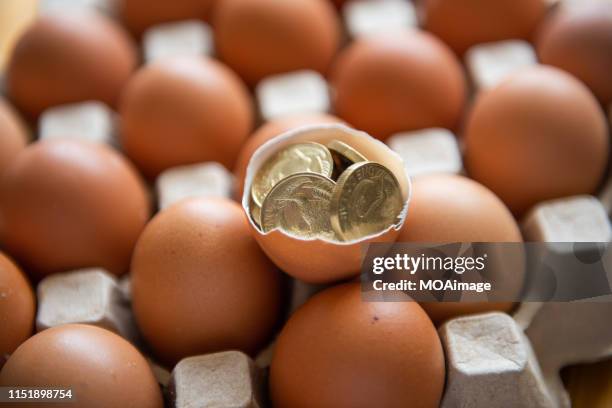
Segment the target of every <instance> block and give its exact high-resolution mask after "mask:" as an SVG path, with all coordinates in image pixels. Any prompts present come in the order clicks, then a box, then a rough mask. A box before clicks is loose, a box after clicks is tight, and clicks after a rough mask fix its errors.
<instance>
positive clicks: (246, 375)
mask: <svg viewBox="0 0 612 408" xmlns="http://www.w3.org/2000/svg"><path fill="white" fill-rule="evenodd" d="M263 379H264V376H263V373H262V371H261V370H260V369H258V368H257V367H256V366H255V364H254V363H253V361H252V360H251V359H250V358H249V357H248V356H247V355H246V354H244V353H241V352H239V351H226V352H221V353H214V354H207V355H201V356H195V357H188V358H185V359H183V360H181V361H180V362H179V363H178V364H177V365H176V366H175V367H174V369H173V370H172V376H171V378H170V383H169V386H168V394H169V397H170V398H169V400H170V406H171V407H173V408H190V407H213V406H214V407H227V408H229V407H232V408H257V407H263V406H265V405H264V399H263V398H264V397H263V396H264V395H265V393H264V387H263V384H264V381H263Z"/></svg>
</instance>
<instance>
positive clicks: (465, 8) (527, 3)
mask: <svg viewBox="0 0 612 408" xmlns="http://www.w3.org/2000/svg"><path fill="white" fill-rule="evenodd" d="M422 3H423V11H424V13H423V14H424V18H425V28H426V29H427V30H428V31H431V32H432V33H433V34H434V35H436V36H438V37H440V39H442V41H444V42H445V43H447V44H448V45H449V46H450V47H451V48H452V49H453V50H455V52H457V53H458V54H463V53H464V52H465V51H467V50H468V48H470V47H471V46H473V45H476V44H480V43H487V42H493V41H501V40H510V39H524V40H529V39H530V38H531V36H532V35H533V34H534V31H535V30H536V28H537V26H538V23H539V22H540V21H541V19H542V18H543V17H544V15H545V13H546V10H547V7H548V4H547V3H548V2H547V1H546V0H494V1H492V0H422Z"/></svg>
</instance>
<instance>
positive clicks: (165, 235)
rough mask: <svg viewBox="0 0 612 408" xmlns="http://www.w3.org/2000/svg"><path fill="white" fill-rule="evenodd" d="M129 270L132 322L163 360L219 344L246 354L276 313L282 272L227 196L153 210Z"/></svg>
mask: <svg viewBox="0 0 612 408" xmlns="http://www.w3.org/2000/svg"><path fill="white" fill-rule="evenodd" d="M131 271H132V293H133V307H134V313H135V315H136V319H137V321H138V325H139V327H140V329H141V330H142V333H143V335H144V337H145V339H146V340H147V342H148V343H149V344H150V345H151V346H152V348H153V350H154V351H155V353H156V354H157V355H158V357H159V358H161V359H162V360H163V361H165V362H168V363H176V362H177V361H178V360H180V359H181V358H184V357H187V356H192V355H196V354H203V353H211V352H215V351H220V350H230V349H238V350H242V351H245V352H247V353H250V354H252V353H254V352H255V351H257V350H258V349H259V348H260V347H262V346H263V345H264V344H265V342H266V341H267V340H268V339H269V337H270V336H271V334H272V329H273V327H274V325H275V323H276V322H277V319H278V317H279V305H280V274H279V273H278V270H277V269H276V268H275V267H274V265H273V264H272V263H271V262H270V261H269V260H268V259H267V258H266V256H265V255H264V254H263V252H262V251H261V250H260V249H259V247H258V246H257V243H256V242H255V240H254V239H253V237H252V236H251V234H250V232H249V228H248V224H247V220H246V217H245V215H244V213H243V212H242V210H241V208H240V206H238V204H236V203H234V202H232V201H229V200H226V199H206V198H204V199H192V200H186V201H181V202H179V203H177V204H175V205H173V206H171V207H169V208H167V209H166V210H164V211H162V212H161V213H160V214H158V215H157V216H156V217H155V218H153V220H152V221H151V222H150V223H149V224H148V225H147V227H146V228H145V230H144V232H143V234H142V236H141V237H140V239H139V240H138V244H137V245H136V249H135V251H134V257H133V260H132V270H131Z"/></svg>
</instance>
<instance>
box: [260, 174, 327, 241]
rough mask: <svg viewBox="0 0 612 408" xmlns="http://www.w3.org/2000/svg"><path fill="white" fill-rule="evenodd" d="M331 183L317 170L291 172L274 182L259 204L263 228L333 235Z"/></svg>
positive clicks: (312, 235)
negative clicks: (291, 173) (261, 203)
mask: <svg viewBox="0 0 612 408" xmlns="http://www.w3.org/2000/svg"><path fill="white" fill-rule="evenodd" d="M335 187H336V183H334V182H333V181H332V180H331V179H329V178H328V177H325V176H322V175H320V174H317V173H298V174H293V175H291V176H289V177H287V178H285V179H283V180H281V181H280V182H279V183H278V184H276V185H275V186H274V188H273V189H272V190H271V191H270V193H268V195H267V196H266V199H265V201H264V203H263V206H262V208H261V227H262V229H263V230H264V232H269V231H271V230H273V229H274V228H280V229H281V230H282V231H284V232H286V233H288V234H292V235H297V236H298V237H305V238H326V239H331V240H334V239H336V236H335V233H334V230H333V229H332V226H331V222H330V203H331V198H332V194H333V191H334V188H335Z"/></svg>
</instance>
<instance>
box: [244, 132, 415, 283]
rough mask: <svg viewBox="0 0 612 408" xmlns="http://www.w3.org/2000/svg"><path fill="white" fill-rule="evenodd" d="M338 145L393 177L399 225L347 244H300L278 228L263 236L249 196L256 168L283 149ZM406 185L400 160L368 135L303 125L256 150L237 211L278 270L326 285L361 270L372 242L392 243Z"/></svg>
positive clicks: (320, 241)
mask: <svg viewBox="0 0 612 408" xmlns="http://www.w3.org/2000/svg"><path fill="white" fill-rule="evenodd" d="M332 140H339V141H341V142H344V143H347V144H349V145H350V146H352V147H353V148H355V149H357V150H358V151H359V152H361V153H362V154H363V155H364V156H366V157H367V158H368V160H371V161H374V162H377V163H380V164H382V165H384V166H386V167H387V168H388V169H389V170H390V171H391V172H393V174H394V175H395V177H396V178H397V180H398V182H399V185H400V188H401V193H402V198H403V200H404V206H403V208H402V211H401V213H400V216H399V221H398V222H397V223H396V224H394V225H391V226H390V227H389V228H387V229H386V230H384V231H381V232H379V233H377V234H373V235H369V236H365V237H362V238H360V239H358V240H352V241H345V242H340V241H331V240H327V239H323V238H315V239H305V238H302V237H298V236H295V235H290V234H289V233H287V232H285V231H282V230H280V229H275V230H272V231H270V232H268V233H264V232H263V231H262V230H261V229H260V228H259V226H257V224H256V223H255V222H254V221H253V220H252V219H251V217H250V216H249V214H250V208H249V205H250V201H249V195H250V193H251V184H252V183H253V179H254V176H255V174H256V173H257V171H258V170H259V168H260V167H261V166H262V165H263V163H264V162H265V161H266V160H267V159H268V158H269V157H270V156H272V155H273V154H274V153H276V152H278V151H279V150H281V149H283V148H284V147H286V146H288V145H292V144H295V143H302V142H317V143H321V144H323V145H327V143H329V142H330V141H332ZM410 194H411V183H410V177H409V176H408V174H407V173H406V170H405V167H404V163H403V161H402V159H401V158H400V157H399V156H398V155H397V154H396V153H395V152H393V151H392V150H391V149H389V148H388V147H387V146H386V145H385V144H384V143H382V142H380V141H378V140H376V139H374V138H373V137H372V136H370V135H368V134H367V133H364V132H361V131H357V130H355V129H352V128H350V127H347V126H345V125H342V124H326V125H312V126H304V127H301V128H298V129H293V130H290V131H288V132H286V133H284V134H282V135H280V136H278V137H276V138H274V139H272V140H269V141H268V142H266V143H264V144H263V145H262V146H260V147H259V149H257V150H256V151H255V153H254V154H253V156H252V157H251V160H250V162H249V165H248V167H247V174H246V178H245V184H244V192H243V194H242V207H243V209H244V211H245V213H246V214H247V218H248V219H249V225H250V226H251V229H252V232H253V234H254V237H255V239H256V240H257V242H258V243H259V245H260V246H261V248H262V249H263V251H264V252H265V253H266V254H267V255H268V257H269V258H270V259H271V260H272V261H273V262H274V263H275V264H276V265H277V266H278V267H279V268H280V269H282V270H283V271H285V272H286V273H288V274H289V275H291V276H293V277H294V278H297V279H300V280H302V281H304V282H308V283H330V282H336V281H340V280H343V279H348V278H352V277H354V276H357V275H358V274H359V272H360V270H361V261H362V255H363V250H364V249H365V247H364V245H367V244H369V243H371V242H394V241H395V240H396V239H397V237H398V235H399V230H400V229H401V227H402V225H403V224H404V220H405V219H406V216H407V214H408V206H409V203H410Z"/></svg>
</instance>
